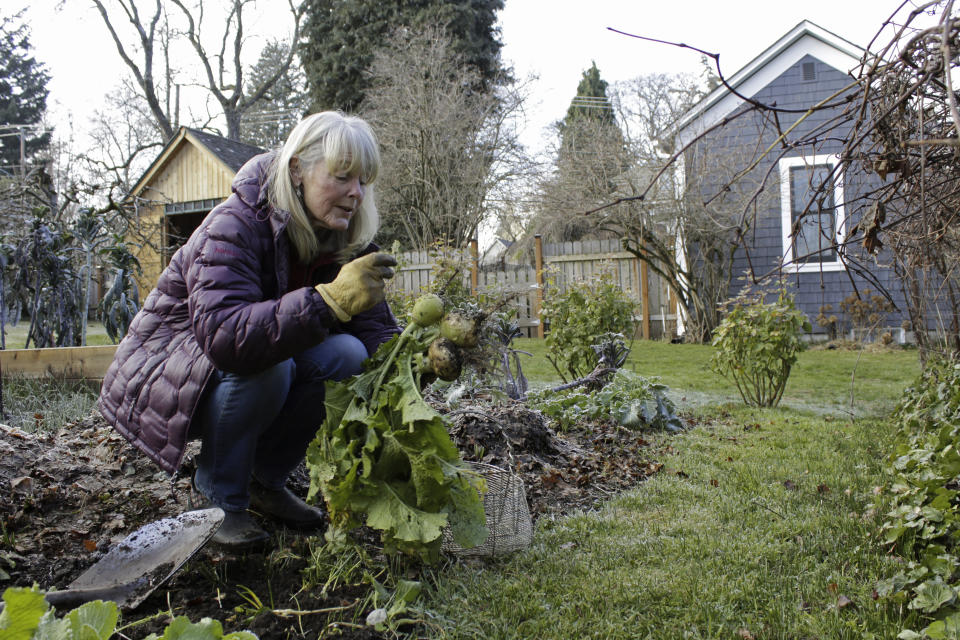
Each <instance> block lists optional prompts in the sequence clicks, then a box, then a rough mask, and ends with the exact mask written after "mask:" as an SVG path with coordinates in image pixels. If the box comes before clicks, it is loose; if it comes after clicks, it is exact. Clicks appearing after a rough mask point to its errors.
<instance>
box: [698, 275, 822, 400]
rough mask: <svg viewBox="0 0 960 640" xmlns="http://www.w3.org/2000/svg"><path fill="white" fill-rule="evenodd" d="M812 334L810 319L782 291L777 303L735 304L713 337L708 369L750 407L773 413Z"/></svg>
mask: <svg viewBox="0 0 960 640" xmlns="http://www.w3.org/2000/svg"><path fill="white" fill-rule="evenodd" d="M810 329H811V326H810V322H809V321H808V320H807V317H806V316H805V315H804V314H803V312H802V311H800V310H799V309H797V308H796V307H795V306H794V304H793V297H792V296H790V295H789V294H788V293H787V292H786V291H784V290H782V289H781V290H780V295H779V297H778V299H777V301H776V302H774V303H764V302H763V301H762V300H761V299H758V298H749V297H748V298H741V299H737V300H735V301H734V303H733V305H732V308H731V309H730V311H729V312H728V313H727V315H726V317H724V319H723V321H722V322H721V323H720V326H719V327H717V328H716V330H715V331H714V333H713V343H712V344H713V347H714V349H715V351H714V354H713V357H712V358H711V360H710V367H711V368H712V369H713V370H714V371H716V372H717V373H719V374H720V375H722V376H724V377H728V378H731V379H732V380H733V382H734V383H735V384H736V385H737V391H739V392H740V397H741V398H743V401H744V402H745V403H746V404H748V405H752V406H757V407H775V406H777V404H779V403H780V398H781V397H782V396H783V390H784V388H785V387H786V386H787V378H789V377H790V368H791V367H792V366H793V364H794V363H795V362H796V361H797V354H798V353H800V351H802V350H803V342H802V340H801V339H800V337H801V335H802V334H803V333H804V332H805V331H810Z"/></svg>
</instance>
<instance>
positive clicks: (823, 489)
mask: <svg viewBox="0 0 960 640" xmlns="http://www.w3.org/2000/svg"><path fill="white" fill-rule="evenodd" d="M817 493H830V487H828V486H827V485H826V484H818V485H817Z"/></svg>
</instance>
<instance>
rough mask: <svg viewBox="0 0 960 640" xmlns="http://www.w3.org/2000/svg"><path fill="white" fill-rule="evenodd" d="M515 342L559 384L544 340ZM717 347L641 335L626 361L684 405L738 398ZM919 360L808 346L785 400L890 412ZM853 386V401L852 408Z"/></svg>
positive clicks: (902, 352) (913, 355) (900, 352)
mask: <svg viewBox="0 0 960 640" xmlns="http://www.w3.org/2000/svg"><path fill="white" fill-rule="evenodd" d="M515 347H516V348H517V349H520V350H522V351H527V352H529V353H531V354H532V357H529V358H528V357H524V356H521V358H522V360H521V362H522V365H523V371H524V374H525V375H526V376H527V377H528V378H529V379H530V380H531V383H532V384H533V385H535V386H545V385H547V384H557V383H559V382H560V376H559V375H558V374H557V372H556V370H554V368H553V366H552V365H551V364H550V362H549V361H548V360H547V352H546V348H545V346H544V342H543V341H542V340H536V339H530V338H525V339H520V340H517V341H515ZM712 354H713V347H711V346H709V345H700V344H669V343H666V342H660V341H656V340H636V341H634V342H633V345H632V349H631V351H630V358H629V359H628V361H627V366H628V367H629V368H630V369H631V370H633V371H635V372H636V373H639V374H641V375H644V376H648V377H659V378H660V379H661V380H662V381H663V383H664V384H666V385H667V386H668V387H670V389H671V391H672V396H673V399H674V400H675V401H676V402H677V405H678V406H679V407H680V408H681V409H682V408H684V406H687V407H690V406H702V405H708V404H716V403H718V402H739V401H740V396H739V394H738V393H737V388H736V386H734V384H733V383H732V382H731V381H729V380H727V379H725V378H722V377H720V376H718V375H717V374H716V373H714V372H713V371H711V370H710V356H711V355H712ZM919 374H920V364H919V360H918V358H917V352H916V351H915V350H912V349H889V350H882V351H881V350H871V349H867V350H864V351H863V352H862V353H861V352H859V351H852V350H839V349H838V350H827V349H808V350H806V351H803V352H802V353H800V356H799V359H798V361H797V364H796V365H794V367H793V370H792V371H791V374H790V378H789V381H788V382H787V388H786V390H785V391H784V396H783V400H782V403H781V404H782V405H783V406H784V407H789V408H795V409H798V410H801V411H809V412H813V413H832V414H844V415H849V414H851V413H853V414H854V415H857V416H864V415H878V414H886V413H888V412H889V411H890V410H891V409H892V408H893V406H894V405H895V404H896V400H897V397H898V395H899V392H900V391H901V390H902V389H903V387H904V386H905V385H906V384H907V383H908V382H910V381H912V380H913V378H915V377H916V376H917V375H919ZM851 386H852V389H853V405H852V407H851Z"/></svg>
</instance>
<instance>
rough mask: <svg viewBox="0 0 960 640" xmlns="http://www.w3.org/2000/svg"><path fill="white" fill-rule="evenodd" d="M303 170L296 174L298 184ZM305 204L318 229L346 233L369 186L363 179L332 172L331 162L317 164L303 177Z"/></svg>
mask: <svg viewBox="0 0 960 640" xmlns="http://www.w3.org/2000/svg"><path fill="white" fill-rule="evenodd" d="M298 174H299V171H294V173H293V179H294V184H296V183H297V182H296V181H297V175H298ZM302 184H303V203H304V205H305V206H306V208H307V215H309V216H310V218H311V222H312V223H313V226H314V228H315V229H316V228H320V229H332V230H334V231H346V230H347V228H348V227H349V226H350V220H351V218H353V216H354V214H355V213H356V212H357V210H358V209H359V208H360V203H361V202H363V194H364V192H365V191H366V184H364V183H363V182H361V181H360V176H356V175H348V174H347V173H346V172H339V173H330V171H329V170H328V169H327V163H326V162H325V161H323V160H321V161H320V162H317V163H316V164H315V165H314V166H313V168H312V169H310V170H309V171H306V172H304V173H303V175H302Z"/></svg>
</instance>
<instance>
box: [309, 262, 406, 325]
mask: <svg viewBox="0 0 960 640" xmlns="http://www.w3.org/2000/svg"><path fill="white" fill-rule="evenodd" d="M395 266H397V260H396V258H394V257H393V256H391V255H390V254H388V253H369V254H367V255H365V256H363V257H360V258H357V259H356V260H352V261H350V262H348V263H347V264H345V265H343V267H341V268H340V273H339V274H337V277H336V278H335V279H334V281H333V282H330V283H327V284H318V285H317V286H316V289H317V291H318V292H319V293H320V295H321V296H323V299H324V301H325V302H326V303H327V306H328V307H330V309H332V310H333V312H334V313H335V314H336V316H337V319H339V320H340V322H349V321H350V318H351V317H353V316H355V315H356V314H358V313H360V312H361V311H366V310H367V309H369V308H370V307H372V306H374V305H375V304H377V303H379V302H381V301H383V297H384V294H383V289H384V284H383V281H384V279H385V278H392V277H393V269H391V267H395Z"/></svg>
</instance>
